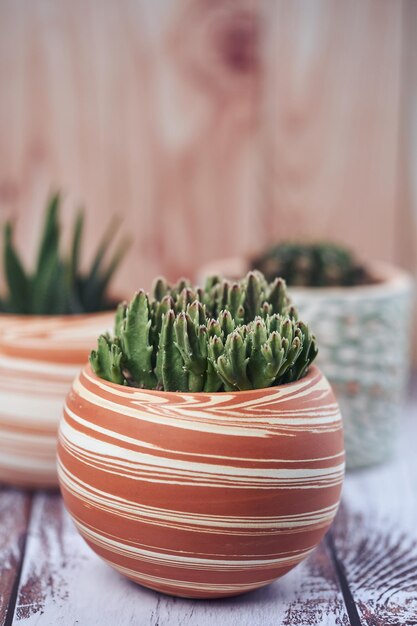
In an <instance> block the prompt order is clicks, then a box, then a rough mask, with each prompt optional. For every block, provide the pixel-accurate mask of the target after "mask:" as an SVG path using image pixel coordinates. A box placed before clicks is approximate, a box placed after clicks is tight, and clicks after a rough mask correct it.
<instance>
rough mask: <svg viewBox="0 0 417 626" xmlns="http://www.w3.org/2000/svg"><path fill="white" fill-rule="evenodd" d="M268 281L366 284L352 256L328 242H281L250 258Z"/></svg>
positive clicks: (348, 284)
mask: <svg viewBox="0 0 417 626" xmlns="http://www.w3.org/2000/svg"><path fill="white" fill-rule="evenodd" d="M251 265H252V268H254V269H258V270H260V271H261V272H263V273H264V274H265V276H266V277H267V279H268V280H272V279H273V278H274V277H275V276H282V277H283V278H284V279H285V280H286V282H287V284H288V285H290V286H300V287H301V286H302V287H336V286H353V285H360V284H363V283H365V282H369V278H368V277H367V276H366V272H365V269H364V268H363V266H361V265H359V264H358V262H357V261H356V259H355V257H354V256H353V254H352V253H351V252H350V251H349V250H346V249H345V248H343V247H341V246H338V245H335V244H331V243H313V244H308V243H291V242H283V243H280V244H278V245H274V246H272V247H271V248H268V249H267V250H265V252H263V253H262V254H261V255H260V256H258V257H257V258H254V259H252V262H251Z"/></svg>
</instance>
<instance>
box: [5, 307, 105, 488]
mask: <svg viewBox="0 0 417 626" xmlns="http://www.w3.org/2000/svg"><path fill="white" fill-rule="evenodd" d="M113 318H114V313H113V312H110V313H109V312H107V313H89V314H85V315H71V316H69V315H67V316H39V317H35V316H23V315H4V314H1V315H0V482H6V483H9V484H13V485H19V486H23V487H29V488H34V487H54V486H57V484H58V480H57V475H56V437H57V430H58V422H59V418H60V416H61V413H62V404H63V401H64V399H65V396H66V394H67V393H68V390H69V389H70V387H71V383H72V381H73V380H74V377H75V376H76V374H78V372H79V370H80V368H81V367H82V366H83V365H84V363H85V361H86V359H87V357H88V354H89V351H90V350H91V348H92V347H94V345H95V343H96V340H97V336H98V334H100V333H101V332H103V331H105V330H107V329H108V328H112V326H113Z"/></svg>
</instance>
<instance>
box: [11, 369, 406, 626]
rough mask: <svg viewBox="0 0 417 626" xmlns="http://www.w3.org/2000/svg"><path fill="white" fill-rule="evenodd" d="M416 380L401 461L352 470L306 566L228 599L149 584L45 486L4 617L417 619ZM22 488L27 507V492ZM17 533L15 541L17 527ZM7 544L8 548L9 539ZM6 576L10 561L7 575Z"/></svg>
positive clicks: (69, 620) (163, 624) (387, 625)
mask: <svg viewBox="0 0 417 626" xmlns="http://www.w3.org/2000/svg"><path fill="white" fill-rule="evenodd" d="M415 383H416V384H415V385H414V387H413V390H414V391H413V395H412V396H411V398H410V401H409V404H408V407H407V408H406V410H405V412H404V413H405V415H404V420H403V437H402V440H401V450H400V454H399V455H398V457H397V459H396V460H395V461H393V462H391V463H389V464H387V465H385V466H381V467H376V468H373V469H369V470H362V471H360V472H355V473H351V474H349V475H348V476H347V479H346V483H345V488H344V496H343V505H342V507H341V510H340V513H339V515H338V518H337V520H336V523H335V524H334V526H333V529H332V531H331V533H330V535H329V536H328V537H327V539H326V540H325V541H324V542H323V543H322V544H321V545H320V547H319V548H318V549H317V550H316V551H315V553H313V555H312V556H311V557H310V558H309V559H308V560H307V561H306V562H305V563H303V564H301V565H300V566H299V567H297V568H296V569H295V570H293V571H292V572H290V573H289V574H287V575H286V576H285V577H284V578H282V579H281V580H279V581H277V582H276V583H274V584H272V585H270V586H269V587H267V588H265V589H263V590H259V591H257V592H254V593H252V594H248V595H246V596H241V597H237V598H234V599H228V600H221V601H191V600H181V599H175V598H169V597H167V596H162V595H160V594H157V593H154V592H152V591H148V590H146V589H143V588H141V587H139V586H136V585H135V584H133V583H131V582H129V581H128V580H126V579H124V578H123V577H121V576H119V575H118V574H117V573H116V572H114V571H113V570H112V569H111V568H109V567H108V566H106V565H105V564H104V563H103V562H102V561H100V559H99V558H98V557H96V556H95V555H94V554H93V553H92V552H91V550H90V549H89V548H88V547H87V546H86V545H85V544H84V542H83V541H82V539H81V538H80V537H79V536H78V534H77V532H76V531H75V529H74V527H73V525H72V522H71V521H70V520H69V518H68V516H67V514H66V513H65V511H64V509H63V505H62V502H61V500H60V498H59V496H58V494H46V493H39V494H37V495H36V496H35V497H34V498H33V504H32V511H31V516H30V523H29V532H28V536H27V541H26V551H25V557H24V561H23V568H22V572H21V576H20V583H19V586H18V589H17V602H16V606H15V609H14V613H13V616H12V615H11V613H9V615H8V616H6V621H5V622H4V620H2V618H1V616H2V614H1V611H0V624H1V625H2V626H3V624H7V626H9V625H10V624H22V625H23V624H24V625H26V624H27V625H28V626H33V625H37V626H55V625H57V626H58V625H61V624H62V625H65V626H70V625H73V624H77V625H81V626H95V625H96V624H97V625H100V626H113V625H115V624H121V625H123V626H124V625H125V624H135V625H139V626H179V625H182V626H187V625H189V626H209V625H210V626H211V625H212V624H216V623H217V624H221V626H258V625H259V626H276V625H278V624H280V625H281V624H282V625H283V626H291V625H296V624H297V625H299V626H300V625H302V626H306V625H307V624H308V625H309V626H311V625H319V624H320V625H324V626H335V625H342V626H343V625H348V624H352V626H358V625H359V624H362V625H366V626H401V625H403V624H417V525H416V520H417V457H416V454H415V445H416V444H415V442H416V440H417V437H416V436H417V379H415ZM14 495H15V497H16V498H17V499H18V504H19V506H20V509H21V507H22V506H23V505H24V502H23V500H22V495H19V494H17V493H16V492H14ZM6 498H9V503H10V502H11V501H10V498H11V494H10V492H3V493H0V502H6ZM16 501H17V500H16ZM25 506H26V505H25ZM1 510H2V509H1V507H0V512H1ZM11 510H12V509H11ZM4 519H5V518H4ZM19 519H20V518H19ZM9 521H10V519H9ZM1 523H2V520H1V519H0V524H1ZM19 523H20V522H19V520H16V525H17V526H18V525H19ZM20 525H21V526H22V524H21V523H20ZM9 528H12V526H10V524H9ZM9 532H10V536H11V541H12V542H13V541H15V540H14V539H13V535H14V534H16V533H13V532H11V531H9ZM3 543H4V542H3ZM2 549H3V554H4V553H7V550H6V552H5V547H4V545H3V548H2ZM1 573H2V564H1V563H0V582H1V580H2V577H1ZM9 578H10V576H9ZM9 578H8V579H7V580H8V581H9V582H8V590H9V591H10V580H9ZM0 591H4V589H3V590H0ZM0 598H1V593H0ZM0 606H1V602H0Z"/></svg>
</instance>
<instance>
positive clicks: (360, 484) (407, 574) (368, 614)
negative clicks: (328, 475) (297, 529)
mask: <svg viewBox="0 0 417 626" xmlns="http://www.w3.org/2000/svg"><path fill="white" fill-rule="evenodd" d="M404 418H405V419H404V422H403V438H402V440H401V444H400V445H401V455H399V458H398V460H397V461H396V462H393V463H389V464H387V465H385V466H380V467H376V468H374V469H371V470H368V471H360V472H359V471H358V472H356V473H351V474H350V475H349V479H348V480H347V481H346V483H345V487H344V493H343V506H342V507H341V509H340V511H339V514H338V516H337V518H336V522H335V524H334V525H333V527H332V531H331V534H332V537H333V538H334V545H335V550H336V556H337V558H338V559H339V561H340V562H341V564H342V568H343V570H344V574H345V576H346V579H347V582H348V585H349V588H350V591H351V594H352V596H353V599H354V601H355V604H356V606H357V610H358V614H359V616H360V619H361V621H362V624H365V625H366V626H402V625H403V624H409V625H410V626H411V625H412V624H417V532H416V519H417V497H416V493H417V460H416V456H415V440H416V435H417V420H416V418H417V379H415V384H414V387H413V396H412V398H411V400H410V402H409V405H408V407H407V410H406V415H405V416H404Z"/></svg>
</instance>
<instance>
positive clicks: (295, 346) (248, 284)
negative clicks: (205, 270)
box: [90, 272, 317, 392]
mask: <svg viewBox="0 0 417 626" xmlns="http://www.w3.org/2000/svg"><path fill="white" fill-rule="evenodd" d="M316 355H317V349H316V345H315V339H314V337H313V335H312V334H311V332H310V330H309V328H308V326H307V325H306V324H304V323H303V322H301V321H298V319H297V312H296V310H295V309H294V307H292V306H291V305H290V301H289V299H288V296H287V293H286V287H285V282H284V281H283V280H282V279H280V278H276V279H275V280H274V281H273V282H271V283H268V282H267V281H266V280H265V278H264V276H263V275H262V274H261V273H260V272H249V274H248V275H247V276H246V278H244V279H243V280H241V281H239V282H236V283H231V282H229V281H227V280H221V279H220V278H218V277H211V278H210V279H208V281H207V282H206V285H205V287H204V289H199V288H195V287H193V286H191V285H190V283H189V282H188V281H186V280H184V279H181V280H180V281H179V282H178V283H177V284H176V285H174V286H170V285H169V284H168V283H167V282H166V281H165V280H164V279H162V278H161V279H158V280H157V281H156V282H155V285H154V289H153V295H152V297H149V296H148V295H147V294H146V293H145V292H144V291H139V292H138V293H137V294H135V296H134V297H133V299H132V300H131V302H130V303H129V304H126V303H122V304H121V305H119V307H118V309H117V313H116V319H115V329H114V337H113V338H110V337H109V336H108V335H102V336H101V337H100V338H99V340H98V348H97V351H93V352H92V353H91V356H90V362H91V365H92V367H93V370H94V371H95V372H96V374H97V375H98V376H100V377H102V378H104V379H106V380H109V381H111V382H116V383H119V384H120V382H122V383H123V384H126V385H130V386H135V387H140V388H144V389H164V390H165V391H191V392H198V391H206V392H216V391H236V390H245V389H259V388H264V387H270V386H272V385H280V384H284V383H289V382H292V381H294V380H298V379H299V378H301V377H302V376H304V374H305V373H306V371H307V369H308V366H309V364H310V363H311V362H312V361H313V360H314V359H315V357H316Z"/></svg>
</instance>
